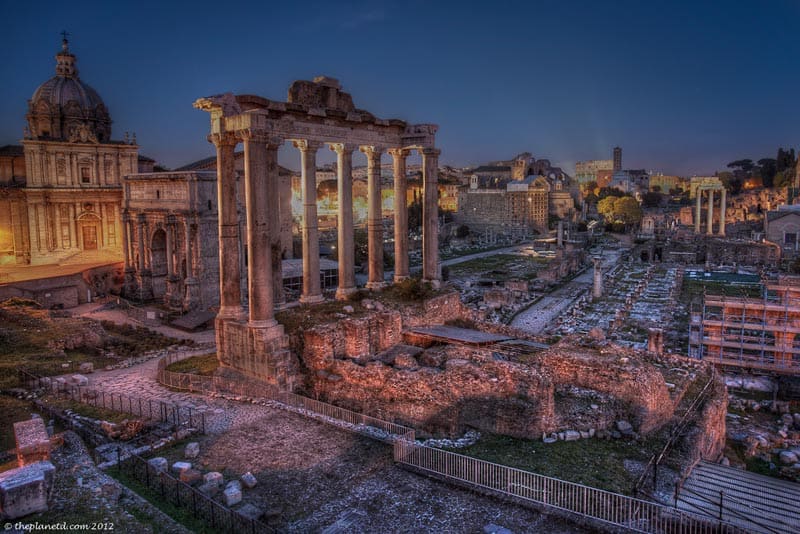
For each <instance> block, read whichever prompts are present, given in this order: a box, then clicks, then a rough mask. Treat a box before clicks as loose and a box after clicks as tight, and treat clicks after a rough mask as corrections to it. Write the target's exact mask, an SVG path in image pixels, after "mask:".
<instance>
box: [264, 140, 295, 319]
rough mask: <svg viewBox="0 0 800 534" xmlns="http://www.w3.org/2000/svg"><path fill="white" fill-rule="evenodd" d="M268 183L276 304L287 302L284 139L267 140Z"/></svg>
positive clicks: (268, 214) (265, 192)
mask: <svg viewBox="0 0 800 534" xmlns="http://www.w3.org/2000/svg"><path fill="white" fill-rule="evenodd" d="M266 142H267V145H266V146H267V159H266V171H267V184H266V188H265V189H264V190H263V191H264V194H266V197H267V198H266V209H267V225H268V227H269V243H270V257H271V258H272V297H273V302H274V303H275V306H277V307H281V306H283V305H284V304H285V303H286V295H285V294H284V292H283V239H282V238H281V211H282V210H284V209H291V206H282V205H281V190H280V189H281V187H280V180H281V178H280V176H279V175H278V148H280V146H281V145H282V144H283V139H278V138H271V139H268V140H267V141H266Z"/></svg>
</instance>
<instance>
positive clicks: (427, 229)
mask: <svg viewBox="0 0 800 534" xmlns="http://www.w3.org/2000/svg"><path fill="white" fill-rule="evenodd" d="M440 153H441V150H439V149H438V148H423V149H421V150H420V154H421V155H422V195H423V196H422V279H423V280H424V281H426V282H430V283H431V284H432V285H433V286H434V287H435V288H438V286H439V284H440V282H441V281H440V278H439V189H438V181H439V154H440Z"/></svg>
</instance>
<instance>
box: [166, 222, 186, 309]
mask: <svg viewBox="0 0 800 534" xmlns="http://www.w3.org/2000/svg"><path fill="white" fill-rule="evenodd" d="M175 226H176V220H175V216H174V215H167V218H166V225H165V228H164V230H165V231H166V233H167V243H166V244H167V291H166V294H165V295H164V302H165V304H166V305H167V306H169V307H170V308H180V307H181V306H182V305H183V298H182V295H181V286H180V281H181V277H180V276H178V275H177V273H176V272H175V242H176V240H177V239H176V238H177V235H176V233H175Z"/></svg>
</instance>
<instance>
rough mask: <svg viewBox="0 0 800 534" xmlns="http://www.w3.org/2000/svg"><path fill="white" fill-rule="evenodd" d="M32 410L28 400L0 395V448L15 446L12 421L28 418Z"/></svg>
mask: <svg viewBox="0 0 800 534" xmlns="http://www.w3.org/2000/svg"><path fill="white" fill-rule="evenodd" d="M33 412H34V410H32V409H31V403H30V402H28V401H24V400H20V399H16V398H14V397H8V396H6V395H0V450H3V451H8V450H11V449H13V448H14V447H16V446H17V444H16V442H15V441H14V423H16V422H17V421H25V420H27V419H30V418H31V414H32V413H33Z"/></svg>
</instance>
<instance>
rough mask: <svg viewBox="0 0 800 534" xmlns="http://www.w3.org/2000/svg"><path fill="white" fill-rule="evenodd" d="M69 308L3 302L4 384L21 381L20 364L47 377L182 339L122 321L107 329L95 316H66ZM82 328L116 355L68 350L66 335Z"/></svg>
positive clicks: (0, 379)
mask: <svg viewBox="0 0 800 534" xmlns="http://www.w3.org/2000/svg"><path fill="white" fill-rule="evenodd" d="M63 315H64V314H63V312H50V311H49V310H43V309H41V308H40V307H39V306H38V305H37V304H36V303H32V302H29V301H22V300H20V299H11V300H7V301H5V302H3V303H0V389H3V388H10V387H14V386H16V385H17V373H16V371H17V369H20V368H24V369H27V370H29V371H31V372H33V373H35V374H38V375H41V376H53V375H60V374H66V373H75V372H77V370H78V367H79V365H80V364H81V363H84V362H91V363H93V364H94V367H95V368H102V367H105V366H106V365H109V364H113V363H117V362H119V361H120V360H121V359H124V358H129V357H134V356H139V355H140V354H142V353H144V352H147V351H149V350H155V349H161V348H165V347H168V346H170V345H174V344H177V343H180V341H179V340H176V339H172V338H169V337H166V336H163V335H161V334H159V333H156V332H151V331H150V330H148V329H146V328H142V327H132V326H118V325H115V324H114V323H110V322H103V323H102V326H103V328H102V329H100V328H98V327H97V324H96V323H95V322H93V321H91V320H89V319H83V318H74V317H65V316H63ZM82 331H86V332H93V333H97V334H100V336H99V337H98V336H93V335H89V336H86V338H87V339H92V338H93V341H91V344H92V345H94V344H95V343H98V344H99V345H100V347H102V348H103V349H106V350H109V351H113V353H114V354H115V355H116V357H109V356H106V355H104V354H102V353H101V351H99V350H98V347H94V346H82V347H76V348H72V349H66V350H64V351H63V352H62V351H60V350H58V348H57V347H59V346H63V345H64V340H66V339H69V338H74V336H75V334H76V333H80V332H82Z"/></svg>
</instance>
